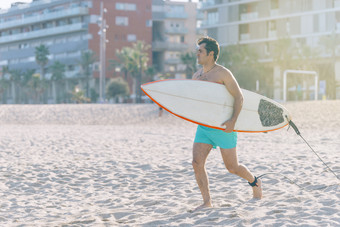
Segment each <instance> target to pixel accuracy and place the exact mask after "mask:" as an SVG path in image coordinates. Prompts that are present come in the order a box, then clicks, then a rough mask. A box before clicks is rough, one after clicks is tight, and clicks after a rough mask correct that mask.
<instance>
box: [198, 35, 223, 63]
mask: <svg viewBox="0 0 340 227" xmlns="http://www.w3.org/2000/svg"><path fill="white" fill-rule="evenodd" d="M197 45H198V46H199V49H198V52H201V54H206V56H207V57H209V56H210V57H213V60H214V61H215V62H216V61H217V58H218V54H219V52H220V46H219V44H218V42H217V41H216V40H215V39H213V38H211V37H203V38H200V39H199V40H198V41H197ZM204 50H205V51H204ZM203 52H205V53H203ZM198 54H199V53H198ZM198 57H199V56H198ZM198 60H199V61H200V59H198ZM199 63H200V62H199Z"/></svg>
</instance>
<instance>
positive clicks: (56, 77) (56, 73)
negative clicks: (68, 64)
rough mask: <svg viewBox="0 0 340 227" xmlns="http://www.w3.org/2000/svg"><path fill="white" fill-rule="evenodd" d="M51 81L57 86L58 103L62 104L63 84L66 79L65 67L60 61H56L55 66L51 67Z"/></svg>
mask: <svg viewBox="0 0 340 227" xmlns="http://www.w3.org/2000/svg"><path fill="white" fill-rule="evenodd" d="M51 73H52V77H51V80H52V81H53V82H54V83H55V84H56V93H57V94H56V96H57V97H56V98H57V103H60V94H61V93H62V91H63V86H62V85H63V82H64V78H65V65H64V64H62V63H60V62H59V61H55V62H54V63H53V65H51Z"/></svg>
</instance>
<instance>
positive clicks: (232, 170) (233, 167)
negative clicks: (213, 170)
mask: <svg viewBox="0 0 340 227" xmlns="http://www.w3.org/2000/svg"><path fill="white" fill-rule="evenodd" d="M226 168H227V170H228V171H229V173H231V174H237V169H238V168H237V167H236V166H226Z"/></svg>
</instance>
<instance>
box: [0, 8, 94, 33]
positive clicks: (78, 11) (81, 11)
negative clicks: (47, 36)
mask: <svg viewBox="0 0 340 227" xmlns="http://www.w3.org/2000/svg"><path fill="white" fill-rule="evenodd" d="M87 14H88V8H83V7H78V8H73V9H67V10H63V11H58V12H51V13H46V14H41V15H37V16H31V17H25V18H22V19H18V20H13V21H8V22H1V23H0V29H8V28H11V27H18V26H20V27H22V26H25V25H28V24H34V23H41V22H43V21H49V20H56V19H59V18H65V17H71V16H77V15H87Z"/></svg>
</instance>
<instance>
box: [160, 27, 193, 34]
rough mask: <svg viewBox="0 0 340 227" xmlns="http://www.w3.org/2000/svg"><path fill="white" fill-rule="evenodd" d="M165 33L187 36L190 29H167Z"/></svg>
mask: <svg viewBox="0 0 340 227" xmlns="http://www.w3.org/2000/svg"><path fill="white" fill-rule="evenodd" d="M165 33H167V34H181V35H183V34H187V33H188V29H187V28H167V29H165Z"/></svg>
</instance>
